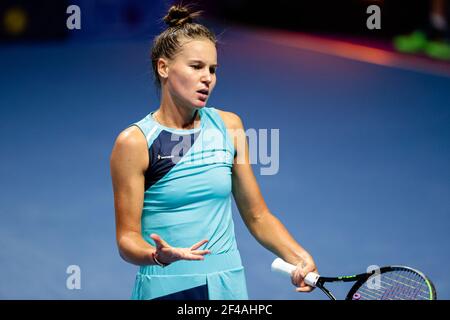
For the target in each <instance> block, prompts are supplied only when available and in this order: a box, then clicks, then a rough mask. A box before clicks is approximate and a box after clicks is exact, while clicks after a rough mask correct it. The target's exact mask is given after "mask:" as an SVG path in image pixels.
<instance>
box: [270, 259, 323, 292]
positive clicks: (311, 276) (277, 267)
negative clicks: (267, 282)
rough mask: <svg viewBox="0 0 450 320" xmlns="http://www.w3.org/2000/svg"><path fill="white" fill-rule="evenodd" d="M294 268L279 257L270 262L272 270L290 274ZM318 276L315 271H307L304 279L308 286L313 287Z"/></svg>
mask: <svg viewBox="0 0 450 320" xmlns="http://www.w3.org/2000/svg"><path fill="white" fill-rule="evenodd" d="M295 269H296V267H295V266H294V265H292V264H290V263H287V262H286V261H284V260H283V259H281V258H276V259H275V260H273V262H272V271H274V272H278V273H282V274H286V275H291V274H292V272H293V271H294V270H295ZM319 278H320V276H319V275H318V274H317V273H315V272H309V273H308V274H307V275H306V277H305V279H304V280H305V283H306V284H307V285H308V286H311V287H315V286H316V284H317V281H318V280H319Z"/></svg>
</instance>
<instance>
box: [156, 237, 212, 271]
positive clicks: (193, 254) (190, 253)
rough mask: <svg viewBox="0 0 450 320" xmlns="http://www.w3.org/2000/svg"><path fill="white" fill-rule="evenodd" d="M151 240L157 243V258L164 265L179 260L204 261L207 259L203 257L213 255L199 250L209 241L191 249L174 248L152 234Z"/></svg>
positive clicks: (195, 245) (204, 241) (197, 244)
mask: <svg viewBox="0 0 450 320" xmlns="http://www.w3.org/2000/svg"><path fill="white" fill-rule="evenodd" d="M150 238H152V239H153V240H154V241H155V243H156V253H155V256H156V258H157V259H158V261H160V262H161V263H164V264H169V263H172V262H175V261H178V260H204V259H205V258H204V257H203V256H204V255H205V254H210V253H211V251H209V250H197V249H198V248H200V247H201V246H202V245H204V244H205V243H207V242H208V240H202V241H200V242H197V243H196V244H194V245H193V246H192V247H190V248H174V247H171V246H170V245H169V244H168V243H167V242H165V241H164V240H163V239H162V238H161V237H160V236H158V235H157V234H154V233H152V234H151V235H150Z"/></svg>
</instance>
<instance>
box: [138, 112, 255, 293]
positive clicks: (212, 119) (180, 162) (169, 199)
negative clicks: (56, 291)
mask: <svg viewBox="0 0 450 320" xmlns="http://www.w3.org/2000/svg"><path fill="white" fill-rule="evenodd" d="M198 112H199V116H200V126H199V127H198V128H195V129H190V130H179V129H173V128H169V127H165V126H163V125H161V124H159V123H158V122H156V121H155V120H154V119H153V117H152V115H153V113H154V112H151V113H150V114H149V115H147V116H146V117H145V118H144V119H142V120H141V121H139V122H137V123H135V124H133V125H136V126H137V127H139V128H140V130H141V131H142V133H143V134H144V135H145V137H146V139H147V143H148V151H149V163H150V164H149V169H148V170H147V172H146V174H145V193H144V203H143V209H142V218H141V225H142V226H141V228H142V236H143V238H144V239H145V240H146V241H147V242H149V243H150V244H151V245H153V246H154V245H155V243H154V241H153V240H152V239H151V238H150V234H152V233H156V234H158V235H160V236H161V237H162V238H163V239H164V240H166V241H167V242H168V243H169V244H170V245H171V246H174V247H184V248H186V247H191V246H192V245H193V244H195V243H197V242H199V241H201V240H203V239H208V240H209V242H208V243H207V244H205V245H204V246H203V247H201V248H200V249H208V250H210V251H211V252H212V253H211V254H209V255H206V256H205V260H203V261H184V260H181V261H177V262H175V263H173V264H171V265H169V266H168V267H165V268H161V267H159V266H153V265H152V266H143V267H140V270H139V272H138V275H137V277H136V282H135V287H134V290H133V296H132V298H133V299H154V298H158V297H163V296H169V295H173V294H175V293H177V292H180V291H183V290H189V289H192V288H195V287H198V286H204V285H206V286H207V288H208V294H209V299H247V289H246V284H245V275H244V268H243V267H242V263H241V258H240V255H239V251H238V249H237V244H236V238H235V233H234V224H233V219H232V213H231V184H232V183H231V170H232V165H233V158H234V155H235V150H234V146H233V141H232V139H231V137H230V136H229V135H228V133H227V131H226V127H225V124H224V122H223V120H222V118H221V117H220V115H219V114H218V112H217V110H216V109H215V108H213V107H209V108H202V109H199V110H198Z"/></svg>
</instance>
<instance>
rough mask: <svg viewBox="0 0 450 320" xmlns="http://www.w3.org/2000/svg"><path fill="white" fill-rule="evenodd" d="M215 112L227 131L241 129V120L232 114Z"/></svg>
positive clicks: (220, 111)
mask: <svg viewBox="0 0 450 320" xmlns="http://www.w3.org/2000/svg"><path fill="white" fill-rule="evenodd" d="M216 110H217V112H218V113H219V115H220V117H221V118H222V120H223V122H224V123H225V126H226V127H227V129H242V128H243V124H242V120H241V118H240V117H239V116H238V115H237V114H236V113H234V112H229V111H224V110H220V109H217V108H216Z"/></svg>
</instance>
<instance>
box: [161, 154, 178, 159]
mask: <svg viewBox="0 0 450 320" xmlns="http://www.w3.org/2000/svg"><path fill="white" fill-rule="evenodd" d="M173 157H174V156H173V155H171V156H162V155H160V154H158V160H161V159H172V158H173Z"/></svg>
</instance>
